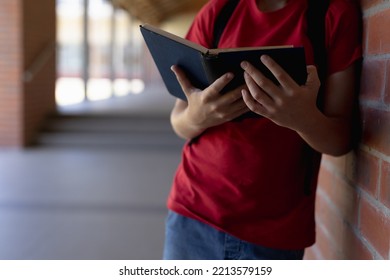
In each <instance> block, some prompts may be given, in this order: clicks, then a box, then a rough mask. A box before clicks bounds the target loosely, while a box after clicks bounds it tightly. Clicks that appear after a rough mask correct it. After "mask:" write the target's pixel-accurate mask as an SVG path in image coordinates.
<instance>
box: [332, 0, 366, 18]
mask: <svg viewBox="0 0 390 280" xmlns="http://www.w3.org/2000/svg"><path fill="white" fill-rule="evenodd" d="M359 13H360V11H359V6H358V4H357V1H354V0H330V3H329V9H328V12H327V17H328V19H329V20H333V21H336V20H340V19H343V18H344V17H347V18H345V20H349V19H354V20H356V19H357V18H358V17H359Z"/></svg>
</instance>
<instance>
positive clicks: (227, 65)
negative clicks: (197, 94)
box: [140, 25, 307, 100]
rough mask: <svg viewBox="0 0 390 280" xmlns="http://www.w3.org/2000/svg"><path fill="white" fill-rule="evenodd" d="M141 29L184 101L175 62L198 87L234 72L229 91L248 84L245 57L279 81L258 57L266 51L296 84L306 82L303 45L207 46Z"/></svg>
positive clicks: (169, 85) (168, 84)
mask: <svg viewBox="0 0 390 280" xmlns="http://www.w3.org/2000/svg"><path fill="white" fill-rule="evenodd" d="M140 29H141V32H142V35H143V37H144V39H145V42H146V44H147V46H148V48H149V51H150V53H151V55H152V57H153V59H154V61H155V63H156V65H157V68H158V70H159V72H160V74H161V77H162V79H163V81H164V83H165V85H166V87H167V89H168V91H169V93H170V94H172V95H173V96H175V97H177V98H180V99H182V100H186V99H187V98H186V95H185V94H184V92H183V90H182V88H181V86H180V84H179V82H178V81H177V79H176V76H175V75H174V73H172V71H170V70H169V69H170V68H171V66H172V65H178V66H179V67H180V68H181V69H182V70H184V71H185V73H186V75H187V78H188V79H189V80H190V81H191V83H192V85H193V86H194V87H196V88H199V89H205V88H207V87H208V86H209V85H211V84H212V83H213V82H214V81H215V80H216V79H218V78H219V77H221V76H222V75H224V74H225V73H227V72H231V73H233V74H234V78H233V79H232V81H231V82H230V83H229V84H228V85H226V86H225V87H224V89H223V90H224V91H230V90H232V89H235V88H237V87H238V86H240V85H243V84H244V83H245V81H244V78H243V70H242V68H241V67H240V63H241V62H242V61H244V60H246V61H248V62H250V63H251V64H252V65H254V66H255V67H256V68H257V69H259V70H260V71H261V72H262V73H263V74H264V75H265V76H266V77H268V78H269V79H271V80H272V81H274V82H275V83H277V80H276V79H275V77H274V76H273V75H272V73H271V72H270V71H269V70H268V69H267V67H265V66H264V65H263V63H261V61H260V59H259V58H260V56H261V55H263V54H266V55H269V56H270V57H272V58H273V59H274V60H275V61H276V62H277V63H278V64H279V65H281V67H282V68H283V69H284V70H285V71H286V72H287V73H288V74H289V75H290V76H291V77H292V78H293V79H294V80H295V82H296V83H297V84H300V85H302V84H304V83H305V81H306V77H307V73H306V62H305V54H304V49H303V48H302V47H291V46H278V47H258V48H236V49H207V48H205V47H203V46H200V45H198V44H195V43H193V42H190V41H188V40H186V39H184V38H181V37H178V36H176V35H173V34H171V33H168V32H166V31H163V30H161V29H158V28H156V27H153V26H150V25H141V26H140Z"/></svg>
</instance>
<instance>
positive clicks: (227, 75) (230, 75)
mask: <svg viewBox="0 0 390 280" xmlns="http://www.w3.org/2000/svg"><path fill="white" fill-rule="evenodd" d="M233 77H234V75H233V73H226V78H227V79H229V80H230V79H233Z"/></svg>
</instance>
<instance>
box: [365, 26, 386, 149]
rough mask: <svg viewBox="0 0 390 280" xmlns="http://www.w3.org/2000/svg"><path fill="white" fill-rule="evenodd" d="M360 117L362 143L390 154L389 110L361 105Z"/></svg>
mask: <svg viewBox="0 0 390 280" xmlns="http://www.w3.org/2000/svg"><path fill="white" fill-rule="evenodd" d="M389 33H390V32H389ZM362 118H363V139H362V140H363V143H364V144H365V145H367V146H369V147H370V148H373V149H375V150H377V151H379V152H381V153H383V154H385V155H387V156H390V145H389V143H390V133H389V131H390V114H389V112H386V111H381V110H377V109H373V108H367V107H362Z"/></svg>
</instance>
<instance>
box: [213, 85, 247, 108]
mask: <svg viewBox="0 0 390 280" xmlns="http://www.w3.org/2000/svg"><path fill="white" fill-rule="evenodd" d="M243 88H244V86H240V87H238V88H236V89H234V90H232V91H229V92H226V93H224V94H223V95H222V96H221V97H220V98H219V100H218V102H219V105H222V106H223V105H229V104H233V103H235V102H237V101H239V100H242V94H241V89H243Z"/></svg>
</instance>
